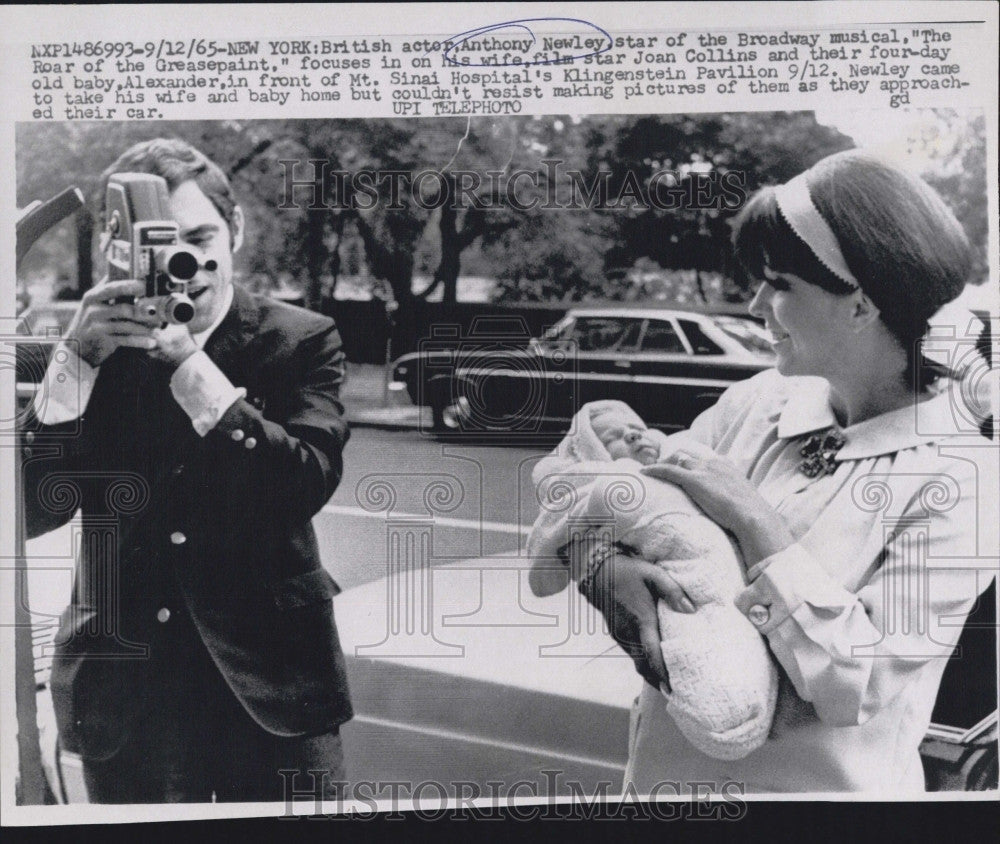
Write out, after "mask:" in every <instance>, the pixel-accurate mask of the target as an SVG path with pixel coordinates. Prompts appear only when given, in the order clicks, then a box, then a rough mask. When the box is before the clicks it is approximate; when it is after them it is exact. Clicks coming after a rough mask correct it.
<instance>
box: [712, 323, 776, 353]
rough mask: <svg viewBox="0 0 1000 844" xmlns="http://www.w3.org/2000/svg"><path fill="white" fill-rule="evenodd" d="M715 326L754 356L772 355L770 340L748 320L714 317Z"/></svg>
mask: <svg viewBox="0 0 1000 844" xmlns="http://www.w3.org/2000/svg"><path fill="white" fill-rule="evenodd" d="M715 324H716V325H718V326H719V328H721V329H722V330H723V331H725V332H726V334H728V335H729V336H730V337H732V338H733V339H734V340H736V341H737V342H738V343H739V344H740V345H741V346H743V348H745V349H748V350H749V351H751V352H755V353H756V354H765V355H773V354H774V350H773V349H772V348H771V340H770V337H769V336H768V333H767V331H765V330H764V329H763V328H762V327H761V326H759V325H757V323H756V322H753V321H752V320H749V319H740V318H739V317H725V316H717V317H715Z"/></svg>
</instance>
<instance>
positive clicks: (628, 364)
mask: <svg viewBox="0 0 1000 844" xmlns="http://www.w3.org/2000/svg"><path fill="white" fill-rule="evenodd" d="M615 366H617V367H619V368H620V369H631V368H632V361H630V360H616V361H615Z"/></svg>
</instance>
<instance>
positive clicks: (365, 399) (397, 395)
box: [340, 363, 431, 429]
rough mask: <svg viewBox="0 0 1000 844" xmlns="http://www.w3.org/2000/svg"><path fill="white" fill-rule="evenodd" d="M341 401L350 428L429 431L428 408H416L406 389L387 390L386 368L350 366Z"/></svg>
mask: <svg viewBox="0 0 1000 844" xmlns="http://www.w3.org/2000/svg"><path fill="white" fill-rule="evenodd" d="M340 398H341V400H342V401H343V402H344V407H345V408H346V411H347V421H348V423H350V424H351V425H360V426H371V427H377V428H400V429H406V428H412V429H416V428H420V427H422V426H423V427H424V428H425V429H429V428H430V425H431V410H430V408H429V407H414V405H413V403H412V402H411V401H410V397H409V396H408V395H407V393H406V390H388V391H387V390H386V386H385V368H384V367H382V366H378V365H376V364H367V363H348V364H347V379H346V381H345V382H344V385H343V387H342V388H341V390H340Z"/></svg>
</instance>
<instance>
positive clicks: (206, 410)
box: [170, 351, 247, 437]
mask: <svg viewBox="0 0 1000 844" xmlns="http://www.w3.org/2000/svg"><path fill="white" fill-rule="evenodd" d="M170 392H172V393H173V395H174V399H176V401H177V404H179V405H180V406H181V407H182V408H183V410H184V412H185V413H186V414H187V415H188V416H190V417H191V424H192V425H193V426H194V429H195V431H197V432H198V436H200V437H204V436H205V435H206V434H207V433H208V432H209V431H211V430H212V429H213V428H214V427H215V426H216V425H217V424H218V423H219V420H220V419H221V418H222V417H223V415H224V414H225V412H226V411H227V410H229V408H230V407H232V406H233V405H234V404H235V403H236V402H237V401H239V400H240V399H241V398H243V397H244V396H246V394H247V391H246V390H245V389H243V388H242V387H234V386H233V385H232V382H230V380H229V379H228V378H227V377H226V376H225V374H224V373H223V371H222V370H221V369H219V367H217V366H216V365H215V364H214V363H213V362H212V359H211V358H210V357H209V356H208V355H207V354H205V352H203V351H199V352H195V353H194V354H193V355H191V357H189V358H188V359H187V360H186V361H184V363H182V364H181V365H180V366H178V367H177V370H176V371H175V372H174V374H173V376H172V377H171V379H170Z"/></svg>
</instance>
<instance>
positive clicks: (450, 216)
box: [423, 174, 486, 303]
mask: <svg viewBox="0 0 1000 844" xmlns="http://www.w3.org/2000/svg"><path fill="white" fill-rule="evenodd" d="M447 178H448V180H449V185H450V193H449V196H450V197H452V199H454V197H455V196H456V194H457V185H456V184H455V177H454V176H452V175H451V174H449V175H448V176H447ZM485 222H486V220H485V215H484V214H483V212H482V211H481V210H478V209H475V208H470V209H469V210H468V211H466V212H465V219H464V220H463V221H462V228H461V229H459V228H458V207H457V204H456V203H455V202H454V201H451V202H445V203H443V204H442V206H441V219H440V220H439V221H438V230H439V231H440V233H441V261H440V263H439V264H438V267H437V270H436V271H435V272H434V283H433V284H432V285H431V286H430V287H428V288H427V290H425V291H424V293H423V295H424V296H426V295H427V294H428V293H430V292H431V291H432V290H434V288H436V287H437V286H438V284H442V285H443V286H444V290H443V292H442V295H441V301H442V302H446V303H449V302H454V301H455V300H456V299H457V298H458V275H459V272H460V271H461V269H462V251H463V250H464V249H465V248H466V247H468V246H471V245H472V243H473V241H475V239H476V238H477V237H479V235H481V234H482V233H483V229H484V228H485Z"/></svg>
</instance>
